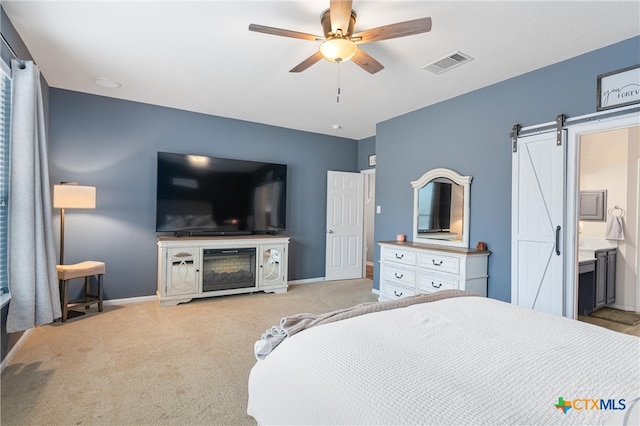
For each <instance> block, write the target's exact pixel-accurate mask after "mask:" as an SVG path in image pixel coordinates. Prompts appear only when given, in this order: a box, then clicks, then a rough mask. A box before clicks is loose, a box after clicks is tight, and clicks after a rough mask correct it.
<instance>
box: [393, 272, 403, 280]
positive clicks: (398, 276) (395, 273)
mask: <svg viewBox="0 0 640 426" xmlns="http://www.w3.org/2000/svg"><path fill="white" fill-rule="evenodd" d="M393 275H395V276H396V278H398V279H401V278H402V277H404V274H398V273H397V272H394V273H393Z"/></svg>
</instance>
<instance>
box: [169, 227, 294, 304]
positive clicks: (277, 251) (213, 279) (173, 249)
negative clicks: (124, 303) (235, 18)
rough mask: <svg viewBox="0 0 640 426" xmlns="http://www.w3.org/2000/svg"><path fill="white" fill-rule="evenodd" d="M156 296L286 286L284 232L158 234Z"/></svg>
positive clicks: (175, 298)
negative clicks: (180, 235) (259, 233)
mask: <svg viewBox="0 0 640 426" xmlns="http://www.w3.org/2000/svg"><path fill="white" fill-rule="evenodd" d="M157 245H158V292H157V295H158V300H159V301H160V305H161V306H175V305H177V304H178V303H184V302H189V301H190V300H191V299H195V298H201V297H212V296H225V295H230V294H240V293H253V292H256V291H264V292H270V293H284V292H286V291H287V256H288V247H289V237H288V236H286V235H239V236H224V237H169V236H161V237H158V243H157Z"/></svg>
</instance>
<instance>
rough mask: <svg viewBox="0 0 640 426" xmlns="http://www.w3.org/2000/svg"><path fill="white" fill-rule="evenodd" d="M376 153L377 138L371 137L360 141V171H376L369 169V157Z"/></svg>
mask: <svg viewBox="0 0 640 426" xmlns="http://www.w3.org/2000/svg"><path fill="white" fill-rule="evenodd" d="M375 153H376V137H375V136H371V137H369V138H366V139H362V140H359V141H358V170H366V169H375V166H373V167H369V155H373V154H375Z"/></svg>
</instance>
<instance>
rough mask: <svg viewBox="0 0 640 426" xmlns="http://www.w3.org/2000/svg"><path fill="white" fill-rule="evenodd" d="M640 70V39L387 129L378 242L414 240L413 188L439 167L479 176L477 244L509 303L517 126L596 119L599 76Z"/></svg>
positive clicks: (383, 130) (381, 155)
mask: <svg viewBox="0 0 640 426" xmlns="http://www.w3.org/2000/svg"><path fill="white" fill-rule="evenodd" d="M638 63H640V37H635V38H632V39H629V40H626V41H624V42H621V43H617V44H615V45H612V46H609V47H606V48H604V49H600V50H596V51H593V52H590V53H588V54H585V55H581V56H578V57H576V58H572V59H569V60H566V61H564V62H561V63H558V64H554V65H551V66H549V67H545V68H542V69H539V70H536V71H533V72H530V73H527V74H524V75H522V76H519V77H516V78H513V79H510V80H507V81H504V82H501V83H498V84H495V85H492V86H489V87H486V88H483V89H480V90H477V91H474V92H472V93H469V94H465V95H462V96H459V97H457V98H454V99H451V100H448V101H445V102H441V103H439V104H436V105H433V106H430V107H426V108H423V109H420V110H418V111H414V112H412V113H409V114H405V115H403V116H400V117H397V118H394V119H390V120H388V121H386V122H383V123H379V124H378V125H377V130H376V146H375V151H376V159H377V166H376V204H377V205H380V206H381V207H382V211H381V214H378V215H376V230H375V239H376V241H384V240H391V239H393V238H394V236H395V234H397V233H404V234H406V235H412V234H413V232H412V225H413V222H412V212H413V191H412V188H411V185H410V181H412V180H415V179H417V178H419V177H420V176H422V174H423V173H424V172H426V171H428V170H430V169H433V168H436V167H446V168H451V169H454V170H456V171H457V172H459V173H460V174H462V175H470V176H473V181H472V183H471V219H470V224H469V225H470V239H469V241H470V245H471V246H472V247H475V245H476V243H477V242H478V241H485V242H486V243H487V244H488V246H489V249H490V250H491V251H492V254H491V256H490V258H489V289H488V291H489V296H490V297H493V298H496V299H501V300H505V301H509V300H510V298H511V284H510V274H511V156H512V153H511V146H510V139H509V132H510V131H511V128H512V126H513V125H514V124H516V123H519V124H521V125H522V126H528V125H535V124H539V123H544V122H549V121H554V120H555V117H556V116H557V115H558V114H565V115H566V116H567V117H575V116H578V115H583V114H588V113H593V112H595V111H596V79H597V76H598V75H599V74H603V73H606V72H609V71H615V70H617V69H621V68H625V67H628V66H631V65H636V64H638ZM455 72H456V71H455V70H452V71H451V73H455ZM441 77H442V82H441V83H439V84H447V81H446V79H447V74H442V75H441ZM378 259H379V250H377V251H376V262H377V260H378ZM376 264H377V263H376ZM378 272H379V271H378V270H377V269H376V273H375V284H374V286H375V287H376V288H379V283H378Z"/></svg>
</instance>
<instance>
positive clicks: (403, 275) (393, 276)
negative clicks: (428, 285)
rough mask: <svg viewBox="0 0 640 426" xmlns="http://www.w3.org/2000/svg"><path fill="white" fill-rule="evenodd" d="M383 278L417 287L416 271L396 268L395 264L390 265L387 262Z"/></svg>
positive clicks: (383, 269) (383, 270)
mask: <svg viewBox="0 0 640 426" xmlns="http://www.w3.org/2000/svg"><path fill="white" fill-rule="evenodd" d="M382 279H383V280H385V281H391V282H394V283H397V284H402V285H406V286H409V287H415V285H416V273H415V272H413V271H408V270H406V269H402V268H394V267H393V266H389V264H385V265H384V267H383V268H382Z"/></svg>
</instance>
